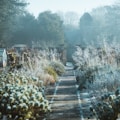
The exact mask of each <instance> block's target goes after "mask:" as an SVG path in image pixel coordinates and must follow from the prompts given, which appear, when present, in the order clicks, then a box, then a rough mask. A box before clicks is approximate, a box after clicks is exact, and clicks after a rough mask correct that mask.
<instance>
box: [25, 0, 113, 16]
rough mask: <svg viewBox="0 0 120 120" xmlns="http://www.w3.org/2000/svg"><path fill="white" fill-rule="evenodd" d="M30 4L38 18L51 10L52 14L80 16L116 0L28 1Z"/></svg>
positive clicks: (31, 10) (32, 11) (29, 8)
mask: <svg viewBox="0 0 120 120" xmlns="http://www.w3.org/2000/svg"><path fill="white" fill-rule="evenodd" d="M27 1H28V2H29V3H30V4H29V5H28V7H27V9H28V10H29V11H30V12H31V13H33V14H34V15H35V16H37V15H38V14H39V13H40V12H43V11H46V10H50V11H52V12H58V11H62V12H68V11H73V12H77V13H78V14H83V13H84V12H87V11H90V10H91V9H93V8H96V7H98V6H104V5H112V4H114V2H115V0H27Z"/></svg>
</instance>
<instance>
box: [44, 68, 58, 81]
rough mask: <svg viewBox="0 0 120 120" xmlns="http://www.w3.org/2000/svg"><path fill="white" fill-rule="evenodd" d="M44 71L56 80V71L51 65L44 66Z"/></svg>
mask: <svg viewBox="0 0 120 120" xmlns="http://www.w3.org/2000/svg"><path fill="white" fill-rule="evenodd" d="M45 72H47V73H48V74H49V75H52V76H53V78H54V80H57V73H56V71H55V70H54V69H53V68H52V67H50V66H48V67H46V68H45Z"/></svg>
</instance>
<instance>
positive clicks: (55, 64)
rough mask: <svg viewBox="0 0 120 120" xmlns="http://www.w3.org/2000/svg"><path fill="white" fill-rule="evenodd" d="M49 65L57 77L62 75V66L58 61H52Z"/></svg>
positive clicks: (63, 70) (63, 69)
mask: <svg viewBox="0 0 120 120" xmlns="http://www.w3.org/2000/svg"><path fill="white" fill-rule="evenodd" d="M49 65H50V67H52V68H53V69H54V70H55V71H56V73H57V74H58V75H62V74H63V73H64V72H65V68H64V65H63V64H62V63H60V62H58V61H53V62H51V63H50V64H49Z"/></svg>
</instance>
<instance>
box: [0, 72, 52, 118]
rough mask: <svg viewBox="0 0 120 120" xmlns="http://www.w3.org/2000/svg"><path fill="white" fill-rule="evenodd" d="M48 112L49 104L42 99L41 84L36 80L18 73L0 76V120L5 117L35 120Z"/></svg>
mask: <svg viewBox="0 0 120 120" xmlns="http://www.w3.org/2000/svg"><path fill="white" fill-rule="evenodd" d="M50 110H51V109H50V106H49V102H48V100H46V99H45V98H44V86H43V82H42V81H40V80H39V79H38V78H36V77H31V76H26V75H23V74H21V73H19V72H17V73H10V74H3V75H1V84H0V117H1V118H3V116H4V115H5V116H7V118H8V120H9V119H11V120H13V119H15V118H17V119H18V120H27V119H31V120H32V119H33V120H35V119H37V118H38V117H40V115H41V114H43V113H45V112H47V111H50Z"/></svg>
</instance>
